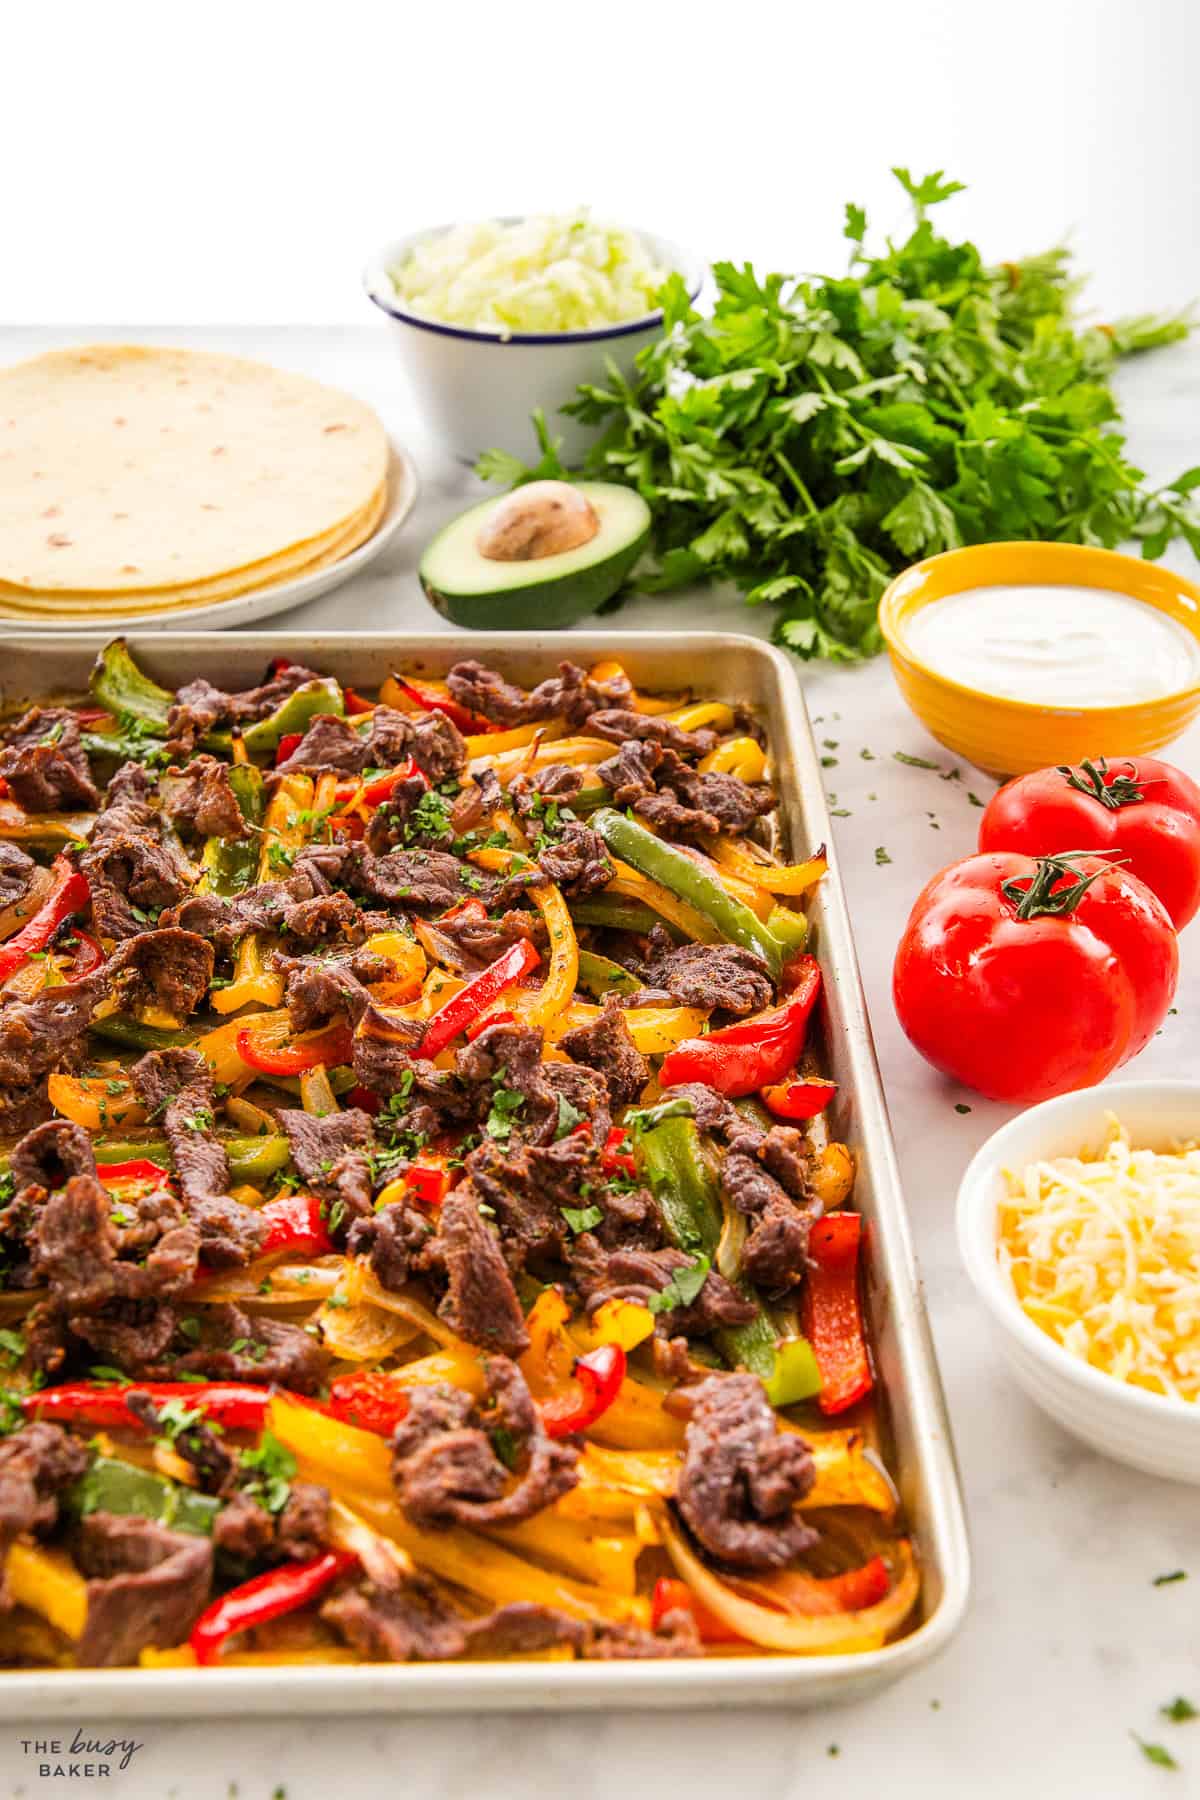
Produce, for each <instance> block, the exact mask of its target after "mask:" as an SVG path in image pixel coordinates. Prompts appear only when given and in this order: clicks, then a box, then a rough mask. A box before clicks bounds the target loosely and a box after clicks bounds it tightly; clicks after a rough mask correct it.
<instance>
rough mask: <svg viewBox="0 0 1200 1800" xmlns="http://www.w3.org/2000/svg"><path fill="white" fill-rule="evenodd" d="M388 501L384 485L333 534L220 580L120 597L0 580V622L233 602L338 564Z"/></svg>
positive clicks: (127, 613) (122, 614)
mask: <svg viewBox="0 0 1200 1800" xmlns="http://www.w3.org/2000/svg"><path fill="white" fill-rule="evenodd" d="M387 497H388V490H387V487H386V484H385V486H384V487H382V488H380V490H379V492H378V493H377V494H375V495H373V496H372V498H371V501H370V504H369V505H368V506H367V507H366V508H365V509H364V510H363V511H362V512H361V513H358V514H356V515H355V517H354V518H353V519H351V520H350V521H349V522H348V523H347V524H346V525H344V526H342V527H340V528H339V529H338V530H337V531H333V532H326V533H325V534H324V536H322V537H320V538H316V539H314V540H313V541H312V542H311V543H308V544H300V545H297V546H296V548H295V549H294V550H291V551H288V552H287V553H286V554H285V555H283V556H278V557H268V558H267V559H266V561H265V562H262V563H257V564H254V565H252V566H251V567H250V568H248V569H239V570H236V571H235V572H234V573H233V574H230V575H223V576H218V577H216V578H215V579H214V580H213V581H210V582H194V583H192V584H190V585H187V586H184V587H179V588H166V589H161V590H158V591H151V592H142V591H139V590H136V589H131V590H129V591H127V592H126V593H124V594H97V593H90V594H88V593H61V592H59V593H50V594H46V593H32V592H30V591H29V590H28V589H25V588H17V587H10V586H8V585H7V584H6V583H4V582H0V618H21V617H30V616H35V615H36V616H46V617H57V618H62V617H64V616H74V615H76V614H78V615H80V616H81V617H84V618H90V617H93V616H94V617H97V618H101V617H103V616H104V615H105V614H110V615H112V616H114V617H116V616H120V617H126V616H130V617H132V616H133V615H134V614H135V613H145V614H146V616H147V617H149V616H150V615H151V614H153V613H156V612H169V611H172V610H173V609H175V608H179V607H184V606H200V605H204V604H208V603H211V602H215V601H218V600H230V599H234V598H235V597H236V596H237V595H239V594H247V593H253V592H255V591H257V590H258V589H260V588H264V587H272V586H274V585H275V584H276V583H277V582H280V581H295V580H297V579H298V578H299V577H300V576H301V575H309V574H311V573H312V572H313V571H314V570H315V569H323V568H325V567H326V566H327V564H329V563H332V562H337V561H339V560H340V559H341V558H342V557H343V556H348V555H349V553H350V551H351V550H356V549H357V548H358V546H359V545H360V544H363V543H365V542H366V540H367V539H368V538H369V537H370V536H371V534H372V532H373V531H374V530H375V528H376V526H377V525H378V524H379V521H380V519H381V518H382V516H383V513H384V511H385V509H386V506H387Z"/></svg>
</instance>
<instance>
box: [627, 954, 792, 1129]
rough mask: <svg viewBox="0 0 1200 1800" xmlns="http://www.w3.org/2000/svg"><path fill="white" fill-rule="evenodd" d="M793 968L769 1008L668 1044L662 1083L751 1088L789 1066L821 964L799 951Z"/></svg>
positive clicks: (722, 1090) (734, 1091)
mask: <svg viewBox="0 0 1200 1800" xmlns="http://www.w3.org/2000/svg"><path fill="white" fill-rule="evenodd" d="M795 968H796V985H795V987H794V989H793V991H792V992H791V993H790V994H789V995H788V997H787V999H786V1000H784V1001H783V1002H782V1003H781V1004H780V1005H779V1006H776V1007H773V1008H772V1009H771V1011H770V1012H764V1013H756V1014H755V1016H754V1017H753V1018H750V1019H742V1020H740V1021H739V1022H738V1023H737V1024H736V1025H726V1026H725V1027H724V1028H723V1029H722V1030H720V1031H711V1032H709V1034H708V1036H707V1037H703V1038H687V1039H685V1040H684V1042H683V1043H682V1044H678V1045H676V1047H675V1049H674V1050H668V1052H667V1054H666V1056H664V1058H663V1062H662V1068H661V1070H660V1072H659V1081H660V1082H661V1084H662V1086H663V1087H674V1086H676V1085H678V1084H679V1083H680V1082H687V1081H699V1082H703V1083H704V1085H705V1086H706V1087H711V1088H716V1090H717V1092H718V1093H719V1094H729V1095H733V1096H736V1095H739V1094H752V1093H753V1092H754V1091H755V1090H756V1089H757V1088H762V1087H767V1086H769V1085H770V1084H771V1083H772V1082H777V1081H780V1080H781V1079H782V1077H783V1076H785V1075H786V1074H787V1073H788V1071H789V1070H790V1069H794V1068H795V1066H796V1061H797V1059H798V1057H799V1055H800V1052H801V1051H802V1050H803V1048H804V1037H805V1033H806V1032H807V1030H808V1021H809V1017H810V1015H811V1013H812V1010H813V1007H814V1006H815V1005H816V1003H817V995H818V994H819V993H820V991H821V970H820V966H819V965H818V963H817V961H816V959H815V958H814V957H811V956H805V957H798V958H797V959H796V964H795Z"/></svg>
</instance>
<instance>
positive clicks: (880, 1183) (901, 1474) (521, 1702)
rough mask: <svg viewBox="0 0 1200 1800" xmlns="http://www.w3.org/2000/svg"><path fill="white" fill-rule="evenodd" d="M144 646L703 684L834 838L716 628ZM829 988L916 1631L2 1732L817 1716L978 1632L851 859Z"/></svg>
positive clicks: (768, 673) (776, 663)
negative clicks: (843, 1650)
mask: <svg viewBox="0 0 1200 1800" xmlns="http://www.w3.org/2000/svg"><path fill="white" fill-rule="evenodd" d="M106 635H107V634H103V633H97V634H95V635H94V636H90V637H82V636H80V637H74V638H71V639H69V640H64V639H62V638H51V637H47V636H41V637H39V636H38V635H37V634H27V635H26V634H21V635H17V634H8V633H5V634H3V637H2V638H0V651H2V654H0V704H2V705H3V707H4V709H5V710H6V711H8V710H11V709H12V708H14V707H16V706H19V705H21V704H22V702H24V701H25V700H32V699H35V698H36V699H41V698H44V697H45V696H46V695H47V694H52V693H63V692H68V691H77V690H79V689H82V688H83V687H84V686H85V684H86V679H87V672H88V669H89V668H90V666H91V662H92V660H93V658H94V656H95V654H96V652H97V650H98V649H99V648H100V647H101V645H102V644H103V643H104V642H105V638H106ZM129 641H130V644H131V647H132V649H133V651H134V654H135V655H136V656H137V658H138V660H139V661H141V662H143V663H144V665H145V666H146V668H147V669H148V670H149V671H150V672H151V673H153V674H154V675H156V676H157V677H158V678H159V679H160V680H162V681H163V682H164V683H165V685H167V686H171V687H173V686H175V685H177V684H178V683H181V682H183V681H186V680H189V679H191V678H192V677H194V676H196V675H199V674H204V675H206V676H208V677H209V678H210V679H211V680H214V681H216V682H218V683H220V684H223V685H225V686H228V687H230V688H236V687H242V686H249V685H252V684H253V683H255V682H256V681H258V680H260V679H261V674H262V670H263V668H264V666H265V664H266V663H267V661H268V660H269V658H270V657H272V656H280V655H283V656H291V657H293V658H295V659H296V660H297V661H301V660H303V661H307V662H311V663H312V664H314V665H315V666H316V667H318V668H320V669H322V670H328V671H329V672H331V673H333V674H335V675H337V676H339V677H340V678H341V679H342V680H344V681H349V682H351V683H353V684H354V685H356V686H359V687H364V686H370V685H374V684H378V683H379V682H380V681H382V680H383V678H384V677H385V676H386V675H387V673H388V672H389V670H390V669H392V668H393V667H397V666H403V667H404V669H405V670H407V671H409V672H420V673H424V674H426V675H430V676H439V675H443V674H444V673H445V671H446V670H447V669H448V668H449V666H450V665H451V663H453V662H454V661H456V660H458V659H459V658H461V657H464V656H468V655H469V656H478V657H479V658H480V659H481V660H483V661H485V662H488V663H491V664H492V665H493V666H496V667H498V668H500V669H501V670H503V671H504V672H505V673H506V674H507V675H509V676H510V677H511V678H512V679H514V680H517V681H520V682H521V683H522V684H523V685H532V684H533V683H534V682H535V681H537V680H539V679H541V678H542V677H543V676H544V675H546V674H548V673H552V672H553V671H554V669H555V667H556V665H557V663H558V661H559V660H560V658H562V657H563V656H568V655H569V656H570V657H572V658H573V659H575V660H578V661H581V662H585V663H587V662H591V661H593V660H596V659H599V658H601V657H619V658H620V660H621V661H622V663H623V664H624V665H625V667H626V668H627V669H628V670H629V673H630V674H631V676H632V677H633V679H634V681H635V682H636V683H637V684H638V685H639V686H641V687H646V688H651V689H653V688H658V689H662V690H666V691H672V690H676V689H679V688H684V687H687V688H690V689H691V690H692V692H693V693H694V694H696V695H697V697H700V698H714V699H722V700H726V701H730V702H733V703H739V702H741V703H745V704H747V705H750V706H752V707H753V708H754V709H755V711H756V712H757V713H758V715H759V716H760V717H761V718H762V720H763V722H764V724H765V725H766V727H767V731H768V733H769V736H770V741H771V749H772V755H773V758H774V765H775V780H776V785H777V787H778V790H779V797H780V824H781V831H782V847H783V849H784V850H785V852H790V853H791V854H793V855H795V856H796V857H799V856H802V855H803V854H804V853H805V852H806V851H807V850H808V849H809V848H810V847H812V846H814V845H816V844H819V843H822V842H825V843H829V842H830V839H831V833H830V827H829V815H828V811H827V809H826V804H825V795H824V787H823V783H822V779H821V769H820V762H819V759H818V756H817V753H816V750H815V747H814V743H813V737H812V731H811V728H810V725H809V721H808V716H807V712H806V710H805V705H804V700H803V695H802V692H801V688H800V684H799V681H798V679H797V672H796V668H795V665H794V664H793V663H792V662H791V661H790V660H789V659H788V658H786V657H785V656H784V655H783V654H782V653H781V652H780V651H777V650H774V649H772V648H771V647H770V646H768V645H765V644H762V643H760V642H758V641H757V640H756V639H753V638H748V637H742V636H739V635H734V634H725V633H716V632H695V633H665V632H645V633H623V632H616V631H596V632H589V633H586V634H585V633H572V634H571V635H570V636H569V637H562V636H558V635H556V634H553V633H548V634H546V635H545V636H539V635H535V634H528V635H526V634H521V635H520V636H517V635H514V634H507V633H496V634H481V633H472V634H466V633H457V634H454V635H433V634H430V635H394V634H391V633H372V632H361V633H359V632H325V633H318V634H313V633H299V632H286V631H272V632H245V633H238V634H236V635H234V634H226V633H220V632H177V633H176V632H172V633H152V634H151V633H148V634H146V635H145V636H144V637H143V638H141V639H139V638H138V637H137V636H136V635H133V634H131V636H130V640H129ZM812 919H813V924H814V927H815V933H814V944H813V947H814V949H815V952H816V954H817V955H818V956H819V958H820V961H821V964H822V968H823V971H824V975H825V996H826V997H825V1002H824V1008H823V1018H822V1030H823V1032H824V1035H825V1046H824V1048H825V1053H826V1060H827V1065H828V1068H829V1071H830V1073H831V1074H832V1076H833V1077H834V1079H835V1080H836V1081H837V1083H838V1088H839V1100H838V1103H837V1110H835V1111H834V1113H833V1115H832V1118H831V1128H832V1131H833V1134H834V1135H835V1136H837V1137H840V1138H843V1139H845V1140H846V1141H847V1142H848V1143H849V1144H850V1145H851V1146H852V1148H853V1150H854V1153H855V1157H856V1160H857V1164H858V1178H857V1183H856V1188H855V1196H856V1205H857V1206H858V1207H859V1208H860V1209H861V1211H862V1213H863V1214H864V1217H865V1219H866V1221H867V1222H868V1227H869V1229H868V1233H867V1238H866V1242H867V1245H868V1252H867V1257H866V1269H865V1277H866V1282H865V1285H866V1306H867V1311H868V1315H869V1324H870V1332H871V1338H872V1344H873V1348H874V1353H875V1358H876V1366H877V1371H878V1375H879V1377H880V1389H881V1407H880V1424H881V1431H882V1433H883V1436H884V1447H885V1452H886V1454H887V1458H888V1462H889V1466H890V1468H891V1471H892V1473H893V1475H894V1476H895V1477H896V1481H897V1485H898V1487H899V1490H900V1497H901V1502H902V1504H903V1507H904V1510H905V1514H906V1516H907V1520H908V1523H909V1525H910V1526H911V1529H912V1532H913V1536H914V1539H915V1542H916V1545H917V1550H918V1554H919V1557H920V1561H921V1567H922V1574H923V1582H922V1594H921V1602H920V1609H919V1623H918V1624H917V1625H916V1627H915V1629H913V1630H911V1631H910V1632H909V1633H908V1635H907V1636H905V1637H903V1638H901V1639H899V1640H898V1641H897V1642H895V1643H892V1644H889V1645H887V1646H885V1647H884V1648H883V1649H881V1650H877V1651H872V1652H869V1653H867V1654H864V1655H859V1656H843V1657H830V1656H820V1657H791V1658H783V1657H771V1658H767V1657H745V1658H740V1657H739V1658H728V1659H720V1660H713V1661H705V1662H692V1661H679V1662H661V1663H655V1662H629V1663H620V1662H614V1663H581V1664H556V1663H501V1662H497V1663H491V1664H489V1663H453V1664H442V1665H439V1664H423V1665H408V1666H402V1667H395V1666H379V1665H366V1666H358V1667H355V1666H335V1667H329V1668H316V1667H311V1668H310V1667H302V1668H286V1667H284V1668H278V1669H226V1670H221V1669H216V1670H205V1671H203V1672H201V1671H190V1670H163V1671H154V1672H150V1671H139V1670H95V1671H89V1670H79V1671H47V1672H25V1671H19V1672H14V1673H8V1674H4V1673H0V1717H4V1718H8V1719H15V1718H21V1719H28V1718H31V1717H39V1718H49V1717H54V1718H58V1719H76V1718H108V1719H116V1718H147V1717H152V1716H166V1717H183V1716H186V1715H193V1716H195V1715H234V1714H248V1713H300V1712H304V1713H312V1712H326V1713H334V1712H337V1713H350V1712H356V1713H394V1712H407V1711H412V1712H433V1711H452V1710H463V1711H466V1710H470V1711H496V1712H499V1711H522V1710H528V1711H541V1710H550V1709H553V1710H556V1711H558V1710H570V1709H572V1708H601V1707H613V1708H620V1707H639V1708H643V1707H661V1708H669V1707H688V1706H706V1707H712V1706H714V1705H722V1704H724V1705H729V1706H755V1705H763V1706H765V1705H781V1704H786V1705H792V1706H816V1705H822V1704H829V1703H833V1702H836V1701H841V1700H849V1699H853V1698H856V1697H858V1696H861V1695H864V1694H866V1693H869V1692H870V1691H871V1690H873V1689H876V1688H879V1687H881V1686H883V1685H885V1684H886V1683H888V1682H891V1681H894V1680H896V1679H897V1678H899V1677H900V1676H902V1675H906V1674H910V1673H911V1672H912V1671H913V1670H915V1669H917V1668H919V1667H921V1666H923V1665H924V1664H926V1663H928V1662H929V1661H931V1660H932V1659H933V1658H934V1657H936V1656H937V1655H938V1654H940V1652H941V1651H942V1650H943V1649H944V1648H945V1646H946V1645H947V1643H948V1642H949V1640H950V1638H951V1636H952V1635H953V1633H954V1632H955V1631H956V1629H957V1628H958V1626H959V1624H960V1623H961V1621H962V1618H963V1615H964V1612H965V1609H966V1604H967V1595H968V1588H969V1580H970V1564H969V1552H968V1546H967V1536H966V1528H965V1523H964V1517H963V1506H962V1494H961V1488H960V1483H959V1477H958V1472H957V1469H956V1467H955V1461H954V1452H953V1446H952V1442H951V1435H950V1425H949V1420H948V1418H947V1414H946V1406H945V1400H944V1397H943V1394H942V1388H941V1383H940V1379H939V1376H938V1371H937V1366H936V1362H935V1358H934V1352H933V1345H932V1341H931V1338H930V1333H929V1326H928V1322H927V1319H926V1315H925V1306H924V1301H923V1298H922V1293H921V1286H920V1280H919V1276H918V1272H917V1268H916V1263H915V1259H914V1255H913V1248H912V1241H911V1236H910V1233H909V1227H908V1221H907V1217H906V1214H905V1208H904V1199H903V1194H902V1192H901V1184H900V1175H899V1169H898V1166H897V1162H896V1154H895V1148H894V1145H893V1142H892V1135H891V1128H890V1125H889V1123H888V1116H887V1108H886V1104H885V1099H884V1094H883V1087H882V1082H881V1080H880V1074H879V1066H878V1063H877V1061H876V1057H875V1051H874V1046H873V1044H872V1040H871V1032H870V1026H869V1024H868V1020H867V1013H866V1005H865V1001H864V997H863V990H862V982H861V979H860V976H859V971H858V962H857V958H856V955H855V950H854V944H853V941H852V937H851V931H850V921H849V915H848V912H847V908H846V900H845V895H844V892H843V889H842V885H841V880H840V876H839V874H838V869H837V864H836V859H835V860H834V862H833V866H832V867H831V870H830V873H829V875H828V876H827V878H826V879H825V880H824V881H823V882H822V883H821V886H820V888H819V890H818V894H817V898H816V901H815V903H814V907H813V912H812Z"/></svg>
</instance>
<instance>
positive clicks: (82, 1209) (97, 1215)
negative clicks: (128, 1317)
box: [30, 1175, 200, 1331]
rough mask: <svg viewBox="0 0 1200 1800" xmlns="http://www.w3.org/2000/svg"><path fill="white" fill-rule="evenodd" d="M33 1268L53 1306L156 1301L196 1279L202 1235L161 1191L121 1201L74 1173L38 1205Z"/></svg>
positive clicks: (84, 1308) (76, 1313)
mask: <svg viewBox="0 0 1200 1800" xmlns="http://www.w3.org/2000/svg"><path fill="white" fill-rule="evenodd" d="M30 1243H31V1248H32V1252H33V1267H34V1270H35V1273H36V1274H37V1275H39V1276H40V1277H41V1279H42V1280H44V1281H45V1282H46V1284H47V1285H48V1287H49V1289H50V1299H51V1302H52V1304H53V1306H54V1307H55V1309H56V1310H57V1311H58V1312H59V1313H60V1314H61V1315H62V1316H63V1317H64V1318H65V1319H66V1320H67V1323H68V1325H69V1326H70V1328H71V1330H73V1331H74V1330H75V1328H76V1327H75V1321H76V1319H77V1318H78V1317H81V1316H84V1315H87V1314H89V1313H93V1312H95V1311H96V1310H97V1309H99V1308H101V1307H103V1306H105V1305H106V1304H107V1303H108V1302H109V1301H112V1300H157V1299H160V1298H162V1297H163V1296H165V1295H169V1294H177V1293H179V1292H180V1291H181V1290H182V1289H183V1288H185V1287H187V1286H188V1285H189V1283H190V1282H191V1281H192V1280H193V1279H194V1278H195V1274H196V1259H197V1256H198V1254H199V1248H200V1240H199V1235H198V1233H197V1230H196V1228H195V1226H194V1224H193V1223H192V1222H191V1220H189V1219H188V1218H187V1217H186V1215H185V1213H184V1212H183V1210H182V1208H181V1207H180V1206H179V1205H178V1203H177V1202H176V1201H175V1200H174V1198H173V1197H172V1196H171V1195H170V1194H168V1193H167V1192H165V1191H164V1190H156V1191H155V1192H153V1193H150V1194H145V1195H143V1196H142V1197H141V1198H140V1199H139V1200H138V1201H137V1202H136V1203H134V1202H131V1201H127V1202H124V1203H122V1204H120V1205H118V1204H117V1203H116V1202H115V1201H114V1199H113V1197H112V1196H111V1195H110V1194H109V1193H108V1192H107V1191H106V1190H105V1189H104V1188H103V1187H101V1185H100V1183H99V1182H98V1181H97V1180H96V1179H95V1177H94V1176H91V1175H72V1176H71V1178H70V1179H69V1180H68V1182H67V1184H66V1186H65V1187H64V1188H62V1189H60V1190H59V1191H58V1192H56V1193H53V1194H51V1195H50V1197H49V1198H48V1199H47V1200H46V1202H45V1204H44V1205H43V1206H42V1207H41V1209H40V1211H39V1213H38V1217H37V1221H36V1223H35V1225H34V1228H33V1232H32V1234H31V1239H30Z"/></svg>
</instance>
